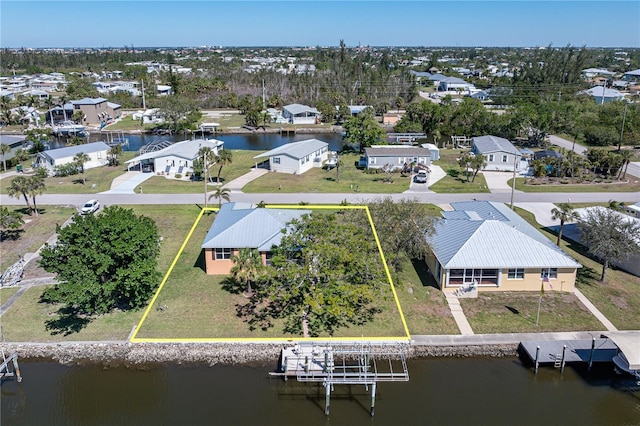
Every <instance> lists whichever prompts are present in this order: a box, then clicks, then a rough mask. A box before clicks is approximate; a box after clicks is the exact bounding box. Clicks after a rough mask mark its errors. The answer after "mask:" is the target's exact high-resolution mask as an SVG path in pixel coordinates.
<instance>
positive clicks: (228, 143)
mask: <svg viewBox="0 0 640 426" xmlns="http://www.w3.org/2000/svg"><path fill="white" fill-rule="evenodd" d="M112 137H113V138H117V137H124V138H126V139H128V141H129V145H128V147H125V148H124V149H125V151H139V150H140V148H142V147H143V146H144V145H146V144H148V143H150V142H153V141H163V140H169V141H173V142H180V141H183V140H187V139H192V138H193V137H195V138H199V137H201V135H184V134H178V135H172V136H156V135H146V134H144V135H137V134H135V135H133V134H132V135H128V134H117V133H115V132H114V133H112ZM206 137H207V138H214V139H218V140H221V141H224V147H225V148H227V149H243V150H269V149H273V148H277V147H279V146H281V145H284V144H286V143H290V142H298V141H302V140H305V139H314V138H315V139H320V140H321V141H325V142H327V143H328V144H329V149H330V150H332V151H339V150H340V149H341V148H342V135H341V134H339V133H319V134H309V133H305V134H302V133H299V134H296V135H291V136H285V135H280V134H279V133H242V134H235V135H226V134H225V135H207V136H206ZM88 139H89V142H98V141H109V140H110V136H108V135H107V134H106V133H102V134H101V133H91V134H90V135H89V138H88ZM65 142H66V139H64V138H58V139H55V140H54V141H52V143H50V148H51V149H54V148H62V147H64V146H65Z"/></svg>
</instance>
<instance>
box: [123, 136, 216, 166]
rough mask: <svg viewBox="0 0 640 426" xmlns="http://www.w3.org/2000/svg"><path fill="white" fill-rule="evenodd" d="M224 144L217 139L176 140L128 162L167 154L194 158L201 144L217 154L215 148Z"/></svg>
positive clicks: (188, 158)
mask: <svg viewBox="0 0 640 426" xmlns="http://www.w3.org/2000/svg"><path fill="white" fill-rule="evenodd" d="M223 144H224V142H222V141H219V140H217V139H194V140H186V141H182V142H176V143H174V144H171V145H169V146H168V147H166V148H163V149H161V150H158V151H148V152H145V153H143V154H140V155H138V156H137V157H134V158H132V159H131V160H129V161H126V163H127V164H129V163H137V162H139V161H142V160H148V159H155V158H162V157H167V156H170V155H172V156H176V157H180V158H184V159H187V160H194V159H195V158H196V157H197V156H198V151H199V150H200V148H202V147H203V146H206V147H209V148H211V149H212V150H213V151H214V153H215V154H216V155H217V150H218V149H219V148H220V147H221V146H222V145H223Z"/></svg>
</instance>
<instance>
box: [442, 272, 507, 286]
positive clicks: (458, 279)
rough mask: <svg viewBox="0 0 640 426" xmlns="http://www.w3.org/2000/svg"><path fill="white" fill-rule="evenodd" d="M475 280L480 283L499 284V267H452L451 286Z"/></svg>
mask: <svg viewBox="0 0 640 426" xmlns="http://www.w3.org/2000/svg"><path fill="white" fill-rule="evenodd" d="M473 282H475V283H476V284H478V285H494V286H495V285H498V270H497V269H451V270H450V271H449V284H448V285H449V286H460V285H463V284H465V283H468V284H471V283H473Z"/></svg>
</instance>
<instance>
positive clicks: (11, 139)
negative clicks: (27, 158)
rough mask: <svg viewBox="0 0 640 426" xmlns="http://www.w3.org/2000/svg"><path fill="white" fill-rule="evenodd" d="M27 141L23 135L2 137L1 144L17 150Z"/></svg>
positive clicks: (0, 137)
mask: <svg viewBox="0 0 640 426" xmlns="http://www.w3.org/2000/svg"><path fill="white" fill-rule="evenodd" d="M26 139H27V137H26V136H22V135H0V144H4V145H9V146H10V147H11V148H15V147H16V146H18V145H22V143H23V142H24V141H25V140H26Z"/></svg>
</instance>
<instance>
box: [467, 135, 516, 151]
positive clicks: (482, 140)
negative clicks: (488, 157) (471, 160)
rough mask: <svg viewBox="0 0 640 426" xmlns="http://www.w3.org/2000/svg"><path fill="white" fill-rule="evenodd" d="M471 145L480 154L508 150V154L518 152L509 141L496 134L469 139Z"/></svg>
mask: <svg viewBox="0 0 640 426" xmlns="http://www.w3.org/2000/svg"><path fill="white" fill-rule="evenodd" d="M471 142H472V143H473V145H475V146H476V149H477V150H478V152H479V153H480V154H487V153H491V152H508V153H509V154H518V153H519V152H518V150H517V149H516V147H515V146H513V144H512V143H511V142H509V141H508V140H507V139H505V138H500V137H498V136H491V135H487V136H476V137H475V138H473V139H471Z"/></svg>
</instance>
